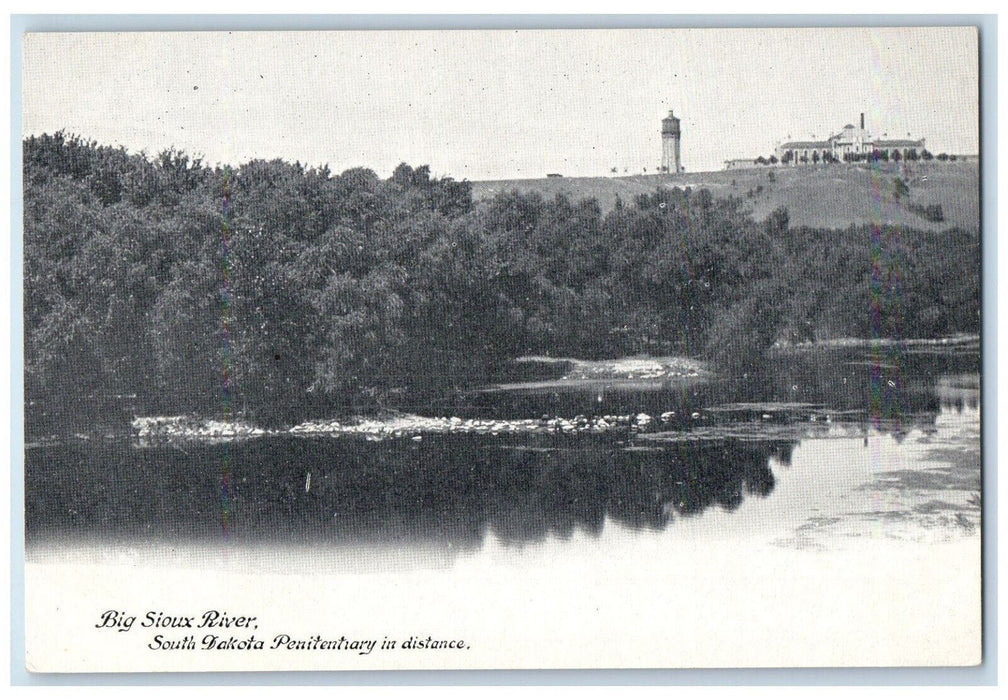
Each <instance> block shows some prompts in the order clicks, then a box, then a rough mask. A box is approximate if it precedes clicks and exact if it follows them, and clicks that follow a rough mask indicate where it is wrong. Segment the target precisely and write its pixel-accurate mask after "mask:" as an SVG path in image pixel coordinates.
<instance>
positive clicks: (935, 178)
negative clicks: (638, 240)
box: [472, 161, 980, 231]
mask: <svg viewBox="0 0 1008 700" xmlns="http://www.w3.org/2000/svg"><path fill="white" fill-rule="evenodd" d="M897 178H899V179H900V180H901V181H902V182H903V183H904V184H905V185H906V188H907V189H908V190H909V192H905V191H904V192H899V191H898V186H897V184H896V180H897ZM472 184H473V198H474V199H477V200H481V199H490V198H492V197H493V196H494V195H496V194H499V193H501V192H509V191H513V190H517V191H518V192H522V193H528V192H539V193H541V194H542V195H543V196H544V197H546V198H552V197H553V196H554V195H557V194H561V193H562V194H566V195H567V196H569V197H570V198H572V199H574V200H579V199H596V200H597V201H598V203H599V206H600V207H601V208H602V210H603V212H605V211H608V210H610V209H611V208H612V207H613V206H614V204H615V203H616V198H617V197H619V198H620V199H622V200H623V202H624V203H626V204H630V203H631V202H633V201H634V199H635V198H636V197H637V196H639V195H641V194H647V193H651V192H653V191H654V190H655V189H656V188H658V187H669V188H671V187H680V188H686V187H691V188H693V189H698V188H706V189H708V190H710V192H711V194H712V195H713V196H714V197H715V198H725V197H729V196H734V197H738V198H740V199H742V200H743V202H744V206H745V208H746V209H747V210H748V211H749V212H750V213H751V215H752V217H753V218H754V219H756V220H758V221H763V220H765V219H766V218H767V216H768V215H769V214H770V212H772V211H774V210H775V209H777V208H778V207H786V208H787V210H788V213H789V215H790V225H791V227H802V226H807V227H811V228H828V229H842V228H848V227H850V226H852V225H860V224H881V225H906V226H910V227H912V228H915V229H919V230H927V231H940V230H946V229H949V228H962V229H967V230H974V231H976V230H979V227H980V178H979V164H978V163H977V162H975V161H956V162H946V163H942V162H938V161H931V162H929V163H925V162H920V161H919V162H916V163H905V164H904V163H900V164H895V163H880V164H877V165H868V164H865V163H858V164H832V165H807V166H798V167H775V168H771V167H761V168H757V167H754V168H751V169H745V170H723V171H715V172H707V173H683V174H679V175H633V176H625V177H615V176H614V177H586V178H578V177H569V178H568V177H563V178H542V179H535V180H495V181H484V182H474V183H472ZM934 205H938V206H940V207H941V211H942V220H940V221H934V220H930V219H929V218H928V217H927V216H925V215H923V214H922V213H921V212H922V211H923V210H924V208H926V207H929V206H931V207H933V206H934Z"/></svg>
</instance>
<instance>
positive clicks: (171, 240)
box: [23, 133, 980, 431]
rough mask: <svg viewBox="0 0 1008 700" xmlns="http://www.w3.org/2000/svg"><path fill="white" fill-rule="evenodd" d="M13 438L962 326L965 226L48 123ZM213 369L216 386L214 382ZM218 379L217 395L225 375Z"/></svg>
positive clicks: (973, 289) (412, 394) (32, 144)
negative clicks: (213, 151)
mask: <svg viewBox="0 0 1008 700" xmlns="http://www.w3.org/2000/svg"><path fill="white" fill-rule="evenodd" d="M23 146H24V281H25V282H24V285H25V286H24V297H25V299H24V321H25V394H26V409H27V418H28V422H29V430H30V431H31V430H32V429H33V426H34V428H35V429H36V430H46V429H48V427H47V426H52V425H64V426H65V425H70V424H75V423H78V424H89V423H92V422H93V421H94V420H95V419H96V418H97V417H100V416H103V415H107V414H108V413H109V412H110V411H114V410H117V408H116V407H118V410H120V411H122V406H123V405H124V404H129V405H130V406H131V407H132V408H131V410H137V411H145V412H159V413H178V412H187V413H202V414H211V415H212V414H217V415H220V414H221V413H222V411H223V410H224V406H225V404H224V403H222V402H223V401H224V400H225V396H226V399H227V404H228V409H229V410H230V411H231V412H232V413H233V414H244V415H245V416H247V417H248V418H250V419H254V420H258V421H263V422H273V423H289V422H292V421H295V420H300V419H301V418H304V417H308V416H319V415H330V414H333V413H340V412H351V411H353V412H357V411H362V410H369V409H374V408H377V407H381V406H384V405H400V406H402V405H407V403H410V404H412V405H417V404H418V403H419V404H422V402H425V401H430V400H434V399H435V398H436V397H444V396H449V395H451V394H452V393H453V392H455V391H457V390H461V389H464V388H466V387H470V386H473V385H477V384H480V383H484V382H486V381H489V380H492V379H493V378H495V377H497V376H499V375H498V373H499V372H500V371H501V368H503V367H506V366H507V365H508V363H509V362H510V361H511V360H512V359H513V358H515V357H518V356H521V355H526V354H538V355H546V354H549V355H555V356H577V357H587V358H599V357H613V356H619V355H625V354H631V353H641V352H648V353H663V354H665V353H681V354H685V355H689V356H694V357H701V358H706V359H709V360H712V361H713V362H715V363H717V364H718V365H719V366H721V367H722V368H724V369H725V371H734V370H736V369H739V368H741V367H742V366H744V365H746V364H750V363H754V362H758V361H759V357H760V355H761V354H762V353H763V351H765V350H766V349H767V348H768V347H769V346H770V345H771V344H772V343H774V341H776V340H781V339H784V340H809V339H821V338H831V337H838V336H858V337H874V336H884V337H897V338H900V337H903V338H908V337H929V336H931V337H934V336H943V335H948V334H952V333H956V332H978V330H979V310H980V300H979V290H980V283H979V272H980V265H979V261H980V253H979V235H978V233H977V232H975V231H959V230H949V231H947V232H944V233H941V234H935V233H924V232H918V231H913V230H907V229H902V228H894V227H890V228H882V229H878V228H873V227H870V226H863V227H858V228H850V229H847V230H840V231H827V230H810V229H794V228H790V227H789V226H788V213H787V211H786V210H782V209H781V210H777V211H776V212H774V213H773V214H772V215H771V216H770V217H769V218H768V219H767V220H766V221H765V222H762V223H758V222H755V221H753V220H752V219H751V218H750V217H749V215H748V214H746V213H745V211H744V209H743V206H742V203H741V201H740V200H738V199H727V200H715V199H713V198H712V196H711V195H710V193H709V192H708V191H706V190H697V191H690V190H686V191H682V190H678V189H659V190H657V191H654V192H652V193H650V194H644V195H640V196H639V197H637V198H636V199H635V200H634V201H631V202H617V205H616V206H615V208H613V209H612V210H611V211H609V212H608V213H606V214H604V215H603V214H602V212H601V210H600V208H599V205H598V204H597V203H596V202H595V201H594V200H583V201H578V202H575V201H570V200H569V199H568V198H566V197H563V196H557V197H555V198H553V199H544V198H543V197H542V196H541V195H539V194H536V193H528V194H519V193H517V192H505V193H501V194H498V195H497V196H495V197H493V198H492V199H489V200H487V201H485V202H479V203H474V202H473V199H472V194H471V188H470V185H469V183H468V182H457V181H454V180H452V179H451V178H432V177H431V176H430V173H429V170H428V168H427V167H420V168H415V169H414V168H412V167H410V166H408V165H405V164H403V165H400V166H399V167H398V168H396V170H395V172H394V173H393V175H392V176H391V177H390V178H388V179H381V178H379V177H378V176H377V175H376V174H375V173H374V172H372V171H370V170H366V169H360V168H358V169H352V170H347V171H346V172H343V173H341V174H339V175H334V174H333V173H331V172H329V170H328V169H327V168H306V167H304V166H302V165H300V164H298V163H294V164H290V163H287V162H284V161H281V160H274V161H268V162H267V161H262V160H256V161H251V162H249V163H246V164H244V165H241V166H240V167H236V168H234V169H228V168H221V167H207V166H206V165H204V164H203V163H201V162H200V161H199V160H193V159H191V158H189V157H188V156H186V155H185V154H183V153H179V152H177V151H166V152H163V153H161V154H159V155H158V156H156V157H154V158H152V159H149V158H147V157H145V156H144V155H141V154H130V153H128V152H126V151H125V150H123V149H121V148H111V147H104V146H99V145H97V144H95V143H89V142H86V141H83V140H81V139H79V138H77V137H69V136H65V135H63V134H59V133H58V134H56V135H53V136H49V135H45V136H41V137H31V138H28V139H26V140H25V141H24V143H23ZM225 377H226V380H225ZM225 381H226V387H227V392H225Z"/></svg>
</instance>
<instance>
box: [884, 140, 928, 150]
mask: <svg viewBox="0 0 1008 700" xmlns="http://www.w3.org/2000/svg"><path fill="white" fill-rule="evenodd" d="M872 143H873V145H875V146H882V147H885V148H904V147H905V148H910V147H912V146H923V145H924V139H920V140H918V141H912V140H910V139H885V140H882V141H873V142H872Z"/></svg>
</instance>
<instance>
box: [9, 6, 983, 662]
mask: <svg viewBox="0 0 1008 700" xmlns="http://www.w3.org/2000/svg"><path fill="white" fill-rule="evenodd" d="M19 39H20V41H21V42H22V44H21V52H22V65H21V74H20V81H21V105H20V120H21V121H20V123H21V143H20V149H21V152H20V159H21V160H20V170H21V177H22V182H23V189H22V202H21V205H22V210H23V218H22V231H21V237H22V241H23V249H22V253H23V259H22V261H21V265H22V269H23V410H24V428H23V429H24V435H23V440H24V450H23V454H24V464H23V473H24V482H23V513H24V615H25V619H24V625H25V635H24V636H25V647H24V652H25V665H26V667H27V670H28V672H30V673H57V674H62V673H96V672H102V673H103V672H162V671H169V672H190V671H376V670H381V671H385V670H445V669H699V668H705V669H728V668H731V669H747V668H782V667H842V668H843V667H846V668H854V667H857V668H864V667H898V668H902V667H944V668H948V667H967V666H975V665H977V664H980V663H981V661H982V660H983V654H982V638H983V636H982V635H983V625H982V619H983V617H982V603H983V601H982V596H981V588H982V583H983V577H982V573H981V572H982V567H981V561H982V557H981V542H982V535H983V533H984V527H985V518H983V517H982V515H983V513H984V508H985V505H984V504H985V498H986V497H987V495H988V494H986V493H985V492H984V489H983V487H982V478H981V476H982V470H981V463H982V461H981V319H982V314H981V296H982V295H981V248H982V246H981V242H982V236H983V233H982V230H981V161H980V153H981V139H980V70H979V42H978V30H977V28H976V27H974V26H955V27H943V26H886V27H870V26H858V27H781V28H770V27H758V28H757V27H753V28H653V29H630V28H626V29H620V28H606V29H504V28H502V29H436V30H425V31H420V30H409V29H396V30H382V31H379V30H353V31H349V30H342V31H218V30H215V31H202V32H195V31H145V32H128V31H127V32H98V31H90V32H44V31H43V32H27V33H24V34H23V35H22V36H21V37H19ZM15 138H16V135H15ZM983 192H984V195H985V197H986V196H987V190H986V189H984V190H983ZM15 235H17V233H15ZM20 495H21V494H18V496H20Z"/></svg>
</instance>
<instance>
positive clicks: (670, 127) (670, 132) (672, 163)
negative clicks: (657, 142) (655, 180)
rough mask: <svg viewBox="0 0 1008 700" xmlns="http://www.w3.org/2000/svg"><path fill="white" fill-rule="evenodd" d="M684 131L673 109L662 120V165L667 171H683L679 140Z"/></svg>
mask: <svg viewBox="0 0 1008 700" xmlns="http://www.w3.org/2000/svg"><path fill="white" fill-rule="evenodd" d="M681 135H682V131H681V130H680V129H679V120H678V119H677V118H676V116H675V115H674V114H672V110H671V109H670V110H669V113H668V116H667V117H665V118H664V119H662V121H661V167H662V171H663V172H666V173H679V172H682V165H681V164H680V162H679V140H680V138H681Z"/></svg>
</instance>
